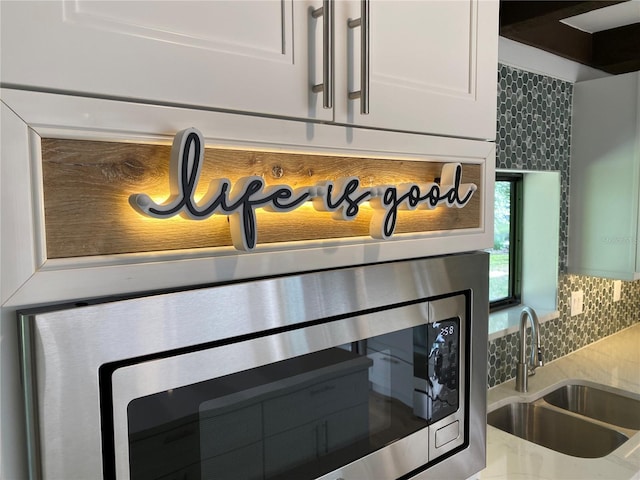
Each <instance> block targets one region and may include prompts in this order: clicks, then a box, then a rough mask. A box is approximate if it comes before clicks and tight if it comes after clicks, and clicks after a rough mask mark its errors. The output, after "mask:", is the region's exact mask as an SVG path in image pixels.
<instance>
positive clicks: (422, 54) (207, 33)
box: [1, 0, 498, 139]
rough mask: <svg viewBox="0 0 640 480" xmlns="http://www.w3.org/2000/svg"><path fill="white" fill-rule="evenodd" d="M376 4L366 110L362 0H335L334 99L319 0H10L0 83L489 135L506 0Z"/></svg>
mask: <svg viewBox="0 0 640 480" xmlns="http://www.w3.org/2000/svg"><path fill="white" fill-rule="evenodd" d="M368 4H369V10H370V22H368V25H369V26H370V28H369V37H368V38H369V39H370V52H371V53H370V56H369V63H368V67H369V73H368V75H367V76H366V81H367V82H368V85H369V92H370V114H369V115H362V114H361V113H360V101H359V100H350V99H349V92H350V91H354V90H358V89H360V84H361V81H362V79H361V75H360V64H361V62H360V59H361V55H360V54H361V51H362V42H361V35H360V31H361V27H356V28H349V26H348V23H349V20H353V19H357V18H359V17H360V16H361V2H359V1H353V0H349V1H347V0H344V1H342V0H339V1H332V2H331V5H332V6H333V10H334V16H333V19H334V21H333V36H334V48H333V61H332V62H330V63H332V64H333V65H334V71H333V73H332V75H331V81H332V86H333V107H332V108H329V109H325V108H323V101H322V100H323V99H322V96H323V94H322V93H313V91H312V86H313V85H316V84H319V83H322V79H323V51H324V49H323V46H324V42H325V40H326V39H325V38H324V36H323V22H324V19H323V17H322V16H321V17H318V18H314V17H313V16H312V11H313V10H314V9H317V8H319V7H321V6H322V2H321V1H319V0H256V1H241V2H237V1H211V2H100V1H86V0H78V1H75V2H62V1H51V2H2V4H1V8H2V12H1V13H2V14H1V19H2V25H1V27H2V28H1V31H2V55H1V58H2V69H1V71H2V83H3V84H4V85H7V86H20V87H21V88H24V87H27V88H30V89H38V90H47V91H61V92H62V91H63V92H71V93H74V94H83V95H88V96H100V97H111V98H113V97H115V98H125V99H138V100H143V101H146V102H153V103H162V104H168V105H189V106H199V107H203V108H211V109H217V110H227V111H240V112H251V113H258V114H263V115H273V116H279V117H289V118H297V119H305V120H314V121H323V122H327V121H329V122H331V121H334V122H336V123H339V124H346V125H360V126H368V127H375V128H384V129H390V130H402V131H411V132H421V133H430V134H436V135H447V136H458V137H473V138H482V139H493V138H494V135H495V102H496V67H497V24H498V4H497V2H493V1H491V2H488V1H480V0H447V1H425V2H416V1H387V0H370V2H369V3H368ZM328 10H331V9H328ZM327 17H329V15H328V16H327Z"/></svg>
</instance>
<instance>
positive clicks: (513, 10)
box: [500, 0, 628, 36]
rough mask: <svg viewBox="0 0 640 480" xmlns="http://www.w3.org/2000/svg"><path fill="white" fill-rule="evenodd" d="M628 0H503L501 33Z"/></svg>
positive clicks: (535, 26) (501, 5) (542, 23)
mask: <svg viewBox="0 0 640 480" xmlns="http://www.w3.org/2000/svg"><path fill="white" fill-rule="evenodd" d="M625 1H628V0H611V1H609V0H598V1H530V0H501V2H500V33H501V35H505V36H506V34H508V33H509V32H514V31H521V30H527V29H530V28H537V27H538V26H540V25H544V24H547V23H550V22H556V21H558V20H562V19H563V18H567V17H572V16H574V15H580V14H582V13H586V12H590V11H591V10H596V9H599V8H604V7H608V6H610V5H615V4H617V3H622V2H625Z"/></svg>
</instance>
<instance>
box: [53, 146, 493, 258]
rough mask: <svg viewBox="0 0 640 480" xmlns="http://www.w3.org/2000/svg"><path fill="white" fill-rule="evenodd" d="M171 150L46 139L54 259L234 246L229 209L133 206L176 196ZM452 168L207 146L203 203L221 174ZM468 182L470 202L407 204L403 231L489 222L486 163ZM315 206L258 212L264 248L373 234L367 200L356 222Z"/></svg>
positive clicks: (408, 172) (381, 179) (470, 169)
mask: <svg viewBox="0 0 640 480" xmlns="http://www.w3.org/2000/svg"><path fill="white" fill-rule="evenodd" d="M170 151H171V146H168V145H153V144H136V143H112V142H95V141H85V140H68V139H46V138H45V139H42V161H43V188H44V210H45V228H46V244H47V256H48V258H68V257H78V256H93V255H112V254H121V253H134V252H150V251H163V250H180V249H194V248H206V247H222V246H230V245H232V241H231V235H230V233H229V223H228V219H227V218H226V217H225V216H223V215H214V216H212V217H210V218H207V219H206V220H202V221H192V220H189V219H185V218H181V217H174V218H169V219H156V218H148V217H145V216H143V215H140V214H139V213H138V212H136V211H135V210H134V209H133V208H132V206H131V205H130V203H129V198H130V197H131V196H132V195H134V194H138V193H141V192H144V193H146V194H147V195H149V196H150V197H151V198H153V199H154V201H157V202H161V201H163V200H164V199H166V198H167V196H168V195H169V191H168V181H167V179H168V178H169V157H170ZM442 167H443V163H441V162H431V161H407V160H394V159H388V160H386V159H372V158H354V157H340V156H330V155H316V154H304V153H284V152H272V151H252V150H235V149H226V148H207V149H206V150H205V153H204V162H203V165H202V173H201V176H200V180H199V182H198V188H197V190H196V192H197V193H196V199H197V195H198V194H200V195H202V194H204V192H205V191H206V188H207V185H208V184H209V182H210V181H211V180H214V179H219V178H228V179H230V180H231V181H232V182H235V181H237V180H238V179H240V178H242V177H247V176H250V175H255V176H260V177H262V178H263V179H264V181H265V183H266V185H282V184H285V185H289V186H291V187H292V188H298V187H304V186H311V185H316V184H318V183H320V182H322V181H326V180H335V179H337V178H341V177H358V178H359V179H360V183H361V185H362V186H363V187H367V186H376V185H400V184H402V183H411V182H414V183H419V182H420V183H428V182H433V181H434V180H436V179H437V178H438V177H439V176H440V173H441V170H442ZM462 178H463V179H464V182H465V183H474V184H476V185H477V186H478V191H477V192H475V194H474V195H473V197H472V198H471V200H470V201H469V203H468V204H466V205H465V206H464V208H447V207H446V206H438V207H437V208H435V209H434V210H424V209H418V210H412V211H408V210H401V211H399V216H398V221H397V226H396V230H395V235H396V236H397V235H399V234H403V233H421V232H434V231H443V230H456V229H470V228H478V227H480V226H481V225H480V222H481V207H482V206H481V198H482V196H483V195H484V192H482V191H481V190H482V188H483V187H482V185H483V183H482V178H481V166H480V165H477V164H463V165H462ZM307 203H308V204H305V205H303V206H301V207H299V208H298V209H296V210H294V211H291V212H287V213H274V212H268V211H262V209H258V210H257V211H256V216H257V227H258V233H257V238H258V246H260V245H261V244H266V243H278V242H291V241H305V240H323V239H336V238H345V237H368V236H369V223H370V220H371V216H372V213H373V210H372V209H371V208H370V207H368V206H367V205H363V208H362V209H361V211H360V213H359V214H358V216H357V218H355V219H354V220H351V221H340V220H335V219H333V218H332V215H331V213H328V212H319V211H316V210H315V209H314V208H313V207H312V205H311V202H307ZM390 241H393V240H390Z"/></svg>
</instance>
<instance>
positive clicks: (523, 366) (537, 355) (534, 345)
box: [516, 307, 544, 392]
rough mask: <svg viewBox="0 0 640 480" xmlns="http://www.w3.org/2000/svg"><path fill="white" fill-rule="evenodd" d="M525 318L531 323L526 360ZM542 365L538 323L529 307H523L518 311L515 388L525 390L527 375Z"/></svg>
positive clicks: (526, 387)
mask: <svg viewBox="0 0 640 480" xmlns="http://www.w3.org/2000/svg"><path fill="white" fill-rule="evenodd" d="M527 318H528V319H529V321H530V323H531V357H530V358H529V361H528V362H527V345H526V337H527ZM543 365H544V358H543V356H542V345H541V344H540V323H539V322H538V316H537V315H536V312H535V311H534V310H533V309H532V308H531V307H524V308H523V309H522V312H521V313H520V360H519V361H518V369H517V370H516V390H517V391H518V392H526V391H527V389H528V387H529V376H530V375H534V374H535V373H536V368H538V367H542V366H543Z"/></svg>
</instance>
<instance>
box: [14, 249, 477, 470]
mask: <svg viewBox="0 0 640 480" xmlns="http://www.w3.org/2000/svg"><path fill="white" fill-rule="evenodd" d="M487 302H488V256H487V255H486V254H484V253H468V254H460V255H451V256H443V257H433V258H425V259H414V260H409V261H398V262H389V263H383V264H372V265H362V266H357V267H349V268H342V269H333V270H324V271H318V272H311V273H303V274H296V275H287V276H280V277H275V278H263V279H255V280H251V281H243V282H237V283H229V284H222V285H213V286H205V287H202V288H197V289H192V290H186V291H179V292H167V293H158V294H154V295H146V296H138V297H135V298H129V299H107V300H96V301H94V302H83V303H79V304H76V305H66V306H55V307H51V308H44V309H37V310H31V311H24V312H20V323H21V332H22V351H23V365H24V372H23V375H24V385H25V401H26V405H27V411H28V430H29V435H28V437H29V460H30V469H31V475H32V478H45V479H47V478H49V479H63V478H64V479H74V478H77V479H86V478H92V479H93V478H108V479H111V478H115V479H118V480H121V479H135V480H146V479H163V480H169V479H172V480H173V479H175V480H178V479H180V480H188V479H215V480H225V479H233V480H238V479H247V480H250V479H251V480H252V479H262V480H266V479H269V480H271V479H285V478H291V479H297V480H298V479H300V480H302V479H316V478H323V479H327V480H328V479H332V480H335V479H339V478H340V479H344V480H349V479H367V478H370V479H381V478H383V479H393V478H400V477H402V478H408V477H416V478H460V479H464V478H468V477H470V476H471V475H473V474H474V473H476V472H477V471H479V470H480V469H482V468H483V467H484V465H485V438H486V432H485V428H486V427H485V418H486V416H485V412H486V345H487V314H488V304H487Z"/></svg>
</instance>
